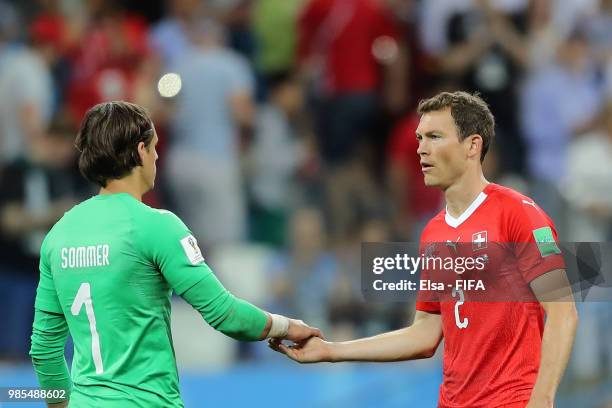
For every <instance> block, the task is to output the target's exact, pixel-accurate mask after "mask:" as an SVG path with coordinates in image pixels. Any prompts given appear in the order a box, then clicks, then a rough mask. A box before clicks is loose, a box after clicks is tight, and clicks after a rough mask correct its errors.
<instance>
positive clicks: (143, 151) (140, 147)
mask: <svg viewBox="0 0 612 408" xmlns="http://www.w3.org/2000/svg"><path fill="white" fill-rule="evenodd" d="M137 149H138V156H139V157H140V162H141V163H142V162H143V161H144V158H145V154H146V153H147V147H146V146H145V144H144V142H140V143H138V147H137Z"/></svg>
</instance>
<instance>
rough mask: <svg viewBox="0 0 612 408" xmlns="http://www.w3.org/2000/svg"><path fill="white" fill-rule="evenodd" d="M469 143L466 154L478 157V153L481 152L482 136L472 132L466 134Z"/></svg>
mask: <svg viewBox="0 0 612 408" xmlns="http://www.w3.org/2000/svg"><path fill="white" fill-rule="evenodd" d="M468 139H469V144H468V154H469V156H470V157H478V158H480V153H481V152H482V146H483V143H482V136H480V135H479V134H474V135H470V136H468Z"/></svg>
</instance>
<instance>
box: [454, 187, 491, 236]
mask: <svg viewBox="0 0 612 408" xmlns="http://www.w3.org/2000/svg"><path fill="white" fill-rule="evenodd" d="M486 198H487V194H486V193H485V192H484V191H481V192H480V194H478V196H477V197H476V199H475V200H474V201H472V204H470V206H469V207H468V208H466V210H465V211H464V212H463V214H461V215H460V216H459V217H457V218H455V217H453V216H452V215H450V214H449V213H448V208H446V210H445V211H444V212H445V214H444V221H446V223H447V224H448V225H449V226H451V227H453V228H457V227H458V226H460V225H461V224H463V222H464V221H465V220H467V219H468V218H469V217H470V215H472V214H473V213H474V211H476V209H477V208H478V207H480V204H482V203H483V202H484V200H485V199H486Z"/></svg>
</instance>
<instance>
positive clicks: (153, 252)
mask: <svg viewBox="0 0 612 408" xmlns="http://www.w3.org/2000/svg"><path fill="white" fill-rule="evenodd" d="M152 211H153V214H152V215H151V216H150V217H149V218H148V219H146V220H143V221H144V225H142V226H136V231H137V232H141V234H142V235H141V236H139V237H137V240H138V242H139V245H140V248H141V251H142V252H143V254H144V256H145V258H147V260H148V261H149V262H151V263H152V264H153V265H154V266H155V267H157V268H158V269H159V271H160V272H161V274H162V275H163V277H164V278H165V279H166V281H167V282H168V284H169V285H170V286H171V287H172V288H173V289H174V290H175V291H176V293H177V294H179V295H182V294H183V293H185V292H186V291H187V290H188V289H189V288H191V287H192V286H194V285H196V284H197V283H198V282H200V281H201V280H202V279H204V278H205V277H207V276H208V275H209V274H211V273H212V271H211V270H210V268H209V267H208V266H207V265H206V263H205V262H204V256H203V255H202V252H201V251H200V248H199V247H198V243H197V240H196V238H195V237H194V236H193V235H192V233H191V231H189V229H188V228H187V226H186V225H185V224H184V223H183V222H182V221H181V220H180V219H179V218H178V217H177V216H176V215H174V214H173V213H171V212H170V211H163V210H152Z"/></svg>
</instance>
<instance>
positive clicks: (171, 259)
mask: <svg viewBox="0 0 612 408" xmlns="http://www.w3.org/2000/svg"><path fill="white" fill-rule="evenodd" d="M158 211H159V212H158V213H157V214H155V215H154V217H153V221H152V222H148V223H146V228H145V230H146V231H147V232H146V235H147V237H146V238H144V239H143V241H142V244H141V245H144V246H143V247H142V250H143V252H145V254H146V256H147V258H149V261H150V262H152V263H153V264H154V265H155V266H156V267H157V268H158V269H159V270H160V271H161V273H162V275H163V276H164V278H165V279H166V281H168V283H169V284H170V286H171V287H172V288H173V289H174V290H175V291H176V293H177V294H179V295H180V296H181V297H183V299H185V300H186V301H187V303H189V304H190V305H191V306H193V307H194V308H195V309H196V310H197V311H199V312H200V314H201V315H202V317H203V318H204V320H206V322H207V323H208V324H210V325H211V326H212V327H213V328H214V329H216V330H219V331H220V332H222V333H224V334H226V335H228V336H230V337H232V338H235V339H237V340H245V341H254V340H258V339H259V337H260V336H261V334H262V332H263V330H264V327H265V326H266V323H267V321H268V315H267V314H266V313H265V312H264V311H263V310H261V309H259V308H257V307H256V306H254V305H252V304H250V303H249V302H246V301H244V300H242V299H238V298H236V297H235V296H234V295H232V294H231V293H230V292H229V291H228V290H226V289H225V288H224V287H223V285H222V284H221V282H219V280H218V279H217V277H216V276H215V275H214V273H213V272H212V270H211V269H210V268H209V267H208V265H207V264H206V262H205V261H204V257H203V256H202V252H201V251H200V248H199V247H198V244H197V241H196V239H195V237H194V236H193V235H192V234H191V232H190V231H189V229H188V228H187V226H186V225H185V224H184V223H183V222H182V221H181V220H180V219H179V218H178V217H177V216H176V215H174V214H173V213H171V212H169V211H160V210H158Z"/></svg>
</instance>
